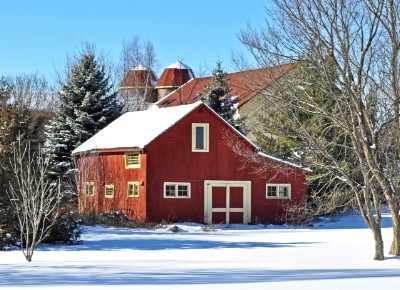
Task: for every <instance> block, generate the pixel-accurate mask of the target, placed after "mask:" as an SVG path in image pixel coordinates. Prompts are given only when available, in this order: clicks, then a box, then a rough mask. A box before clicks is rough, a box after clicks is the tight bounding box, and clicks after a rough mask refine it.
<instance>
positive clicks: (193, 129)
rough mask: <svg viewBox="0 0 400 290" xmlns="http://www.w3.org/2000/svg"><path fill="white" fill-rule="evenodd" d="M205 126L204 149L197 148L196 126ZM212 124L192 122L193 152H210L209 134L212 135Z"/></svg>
mask: <svg viewBox="0 0 400 290" xmlns="http://www.w3.org/2000/svg"><path fill="white" fill-rule="evenodd" d="M197 127H203V128H204V139H203V142H204V147H205V148H204V149H197V148H196V128H197ZM209 129H210V125H209V124H207V123H192V152H209V143H210V142H209V141H210V138H209V135H210V130H209Z"/></svg>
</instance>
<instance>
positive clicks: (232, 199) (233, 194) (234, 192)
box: [229, 186, 243, 208]
mask: <svg viewBox="0 0 400 290" xmlns="http://www.w3.org/2000/svg"><path fill="white" fill-rule="evenodd" d="M229 193H230V195H229V207H230V208H243V186H240V187H239V186H230V187H229Z"/></svg>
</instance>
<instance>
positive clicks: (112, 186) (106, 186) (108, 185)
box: [104, 184, 115, 198]
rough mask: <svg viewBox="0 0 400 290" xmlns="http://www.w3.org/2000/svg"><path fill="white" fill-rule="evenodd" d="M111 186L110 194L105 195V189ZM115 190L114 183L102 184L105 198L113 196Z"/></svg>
mask: <svg viewBox="0 0 400 290" xmlns="http://www.w3.org/2000/svg"><path fill="white" fill-rule="evenodd" d="M108 188H112V195H107V189H108ZM114 195H115V192H114V184H106V185H105V186H104V197H105V198H114Z"/></svg>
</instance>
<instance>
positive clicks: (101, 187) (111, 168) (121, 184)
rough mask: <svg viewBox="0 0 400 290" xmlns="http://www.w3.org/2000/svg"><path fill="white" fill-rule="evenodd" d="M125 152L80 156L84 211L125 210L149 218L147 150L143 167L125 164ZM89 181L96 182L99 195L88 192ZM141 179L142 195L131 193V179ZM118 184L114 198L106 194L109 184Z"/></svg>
mask: <svg viewBox="0 0 400 290" xmlns="http://www.w3.org/2000/svg"><path fill="white" fill-rule="evenodd" d="M124 158H125V157H124V152H113V153H101V154H96V155H91V156H83V157H80V158H79V159H78V165H79V169H80V190H79V209H80V212H81V213H84V212H92V211H96V212H111V211H122V212H124V213H126V214H128V215H129V216H131V217H132V218H133V219H137V220H145V219H146V187H145V184H146V159H147V156H146V154H141V168H133V169H127V168H125V159H124ZM86 181H94V182H95V195H94V196H87V195H85V194H84V184H85V182H86ZM131 181H139V183H140V189H139V198H135V197H128V182H131ZM109 184H113V185H114V198H106V197H105V185H109Z"/></svg>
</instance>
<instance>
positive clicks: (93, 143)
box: [72, 101, 311, 172]
mask: <svg viewBox="0 0 400 290" xmlns="http://www.w3.org/2000/svg"><path fill="white" fill-rule="evenodd" d="M201 105H203V106H205V107H207V108H209V107H208V106H207V105H206V104H204V103H203V102H201V101H197V102H196V103H193V104H189V105H181V106H175V107H167V108H154V109H151V110H146V111H138V112H128V113H125V114H123V115H122V116H121V117H119V118H118V119H116V120H115V121H114V122H112V123H111V124H109V125H108V126H107V127H105V128H104V129H103V130H101V131H100V132H98V133H97V134H95V135H94V136H93V137H92V138H90V139H89V140H87V141H86V142H84V143H83V144H81V145H80V146H79V147H77V148H76V149H75V150H74V151H72V155H78V154H79V153H83V152H89V151H95V150H106V149H122V148H124V149H125V148H144V147H145V146H146V145H147V144H149V143H150V142H151V141H153V140H154V139H155V138H156V137H158V136H159V135H161V134H162V133H163V132H165V131H166V130H167V129H169V128H171V127H172V126H173V125H174V124H175V123H176V122H178V121H179V120H180V119H182V118H183V117H184V116H186V115H187V114H189V113H190V112H192V111H193V110H194V109H196V108H197V107H199V106H201ZM209 109H210V108H209ZM210 111H211V112H212V113H213V114H214V115H215V116H216V117H217V118H219V119H220V120H222V121H223V122H224V123H226V124H227V125H228V126H229V127H230V128H232V130H233V131H236V133H237V134H239V135H240V136H241V137H242V138H243V139H244V140H246V141H247V142H248V143H249V144H250V145H251V146H253V147H254V149H255V150H257V151H259V150H260V149H259V147H258V146H257V145H255V144H254V143H253V142H251V141H250V140H249V139H248V138H247V137H246V136H244V135H243V134H242V133H240V132H239V131H237V130H236V129H235V128H234V127H233V126H232V125H230V124H229V123H228V122H226V121H225V120H224V119H223V118H222V117H221V116H219V115H218V114H217V113H215V112H214V111H213V110H212V109H210ZM258 154H259V155H260V156H263V157H265V158H269V159H271V160H275V161H278V162H282V163H285V164H287V165H290V166H292V167H296V168H299V169H302V170H305V171H309V172H311V170H310V169H309V168H305V167H303V166H301V165H297V164H294V163H291V162H288V161H285V160H282V159H279V158H276V157H273V156H270V155H267V154H265V153H262V152H261V151H259V152H258Z"/></svg>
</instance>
